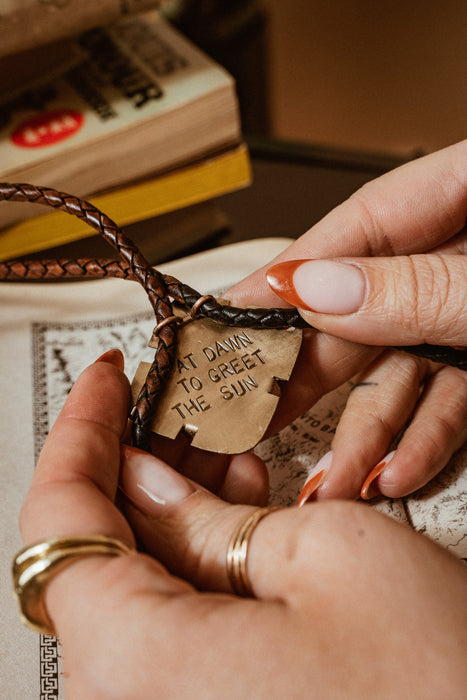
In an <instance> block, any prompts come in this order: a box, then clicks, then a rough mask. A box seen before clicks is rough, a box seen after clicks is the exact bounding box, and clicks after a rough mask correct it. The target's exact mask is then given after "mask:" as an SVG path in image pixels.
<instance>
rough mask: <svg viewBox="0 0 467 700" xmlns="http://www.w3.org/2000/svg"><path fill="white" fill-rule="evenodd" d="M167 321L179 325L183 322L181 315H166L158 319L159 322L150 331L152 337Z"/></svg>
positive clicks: (156, 334)
mask: <svg viewBox="0 0 467 700" xmlns="http://www.w3.org/2000/svg"><path fill="white" fill-rule="evenodd" d="M169 323H177V324H178V325H181V324H182V323H183V318H182V317H181V316H175V315H174V316H167V318H164V319H163V320H162V321H159V323H158V324H157V326H156V327H155V328H154V330H153V332H152V336H153V338H154V337H156V336H158V335H159V333H160V332H161V330H162V329H163V328H164V326H167V325H168V324H169Z"/></svg>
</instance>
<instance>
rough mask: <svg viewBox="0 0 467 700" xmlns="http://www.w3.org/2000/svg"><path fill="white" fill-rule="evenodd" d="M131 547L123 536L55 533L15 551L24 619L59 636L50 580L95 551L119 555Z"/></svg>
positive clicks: (15, 576) (15, 574) (43, 631)
mask: <svg viewBox="0 0 467 700" xmlns="http://www.w3.org/2000/svg"><path fill="white" fill-rule="evenodd" d="M132 551H133V550H132V549H131V548H130V547H128V546H127V545H126V544H124V543H123V542H121V541H120V540H117V539H114V538H112V537H106V536H105V535H89V536H86V535H84V536H80V537H54V538H52V539H49V540H44V541H43V542H38V543H37V544H34V545H32V546H30V547H25V548H24V549H22V550H21V551H20V552H18V554H17V555H16V557H15V559H14V561H13V567H12V574H13V587H14V592H15V593H16V597H17V600H18V605H19V610H20V617H21V620H22V621H23V623H24V624H25V625H27V626H28V627H30V628H31V629H33V630H35V631H36V632H40V633H41V634H47V635H49V636H52V637H53V636H56V632H55V630H54V626H53V623H52V621H51V619H50V617H49V614H48V612H47V608H46V606H45V601H44V591H45V588H46V586H47V584H48V582H49V581H50V580H51V579H52V578H53V577H54V576H55V575H56V574H57V573H58V572H59V571H61V570H62V569H65V568H66V567H67V566H68V565H69V564H72V563H73V562H75V561H76V560H77V559H81V558H83V557H87V556H90V555H93V554H101V555H102V554H104V555H107V556H118V555H120V554H129V553H130V552H132Z"/></svg>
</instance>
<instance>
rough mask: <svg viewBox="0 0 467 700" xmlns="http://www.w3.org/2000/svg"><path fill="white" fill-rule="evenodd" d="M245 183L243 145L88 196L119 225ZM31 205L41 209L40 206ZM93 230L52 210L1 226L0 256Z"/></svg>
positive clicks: (32, 249) (246, 168)
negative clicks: (142, 179) (161, 173)
mask: <svg viewBox="0 0 467 700" xmlns="http://www.w3.org/2000/svg"><path fill="white" fill-rule="evenodd" d="M250 182H251V166H250V158H249V154H248V149H247V147H246V146H245V145H243V144H242V145H240V146H237V147H235V148H233V149H230V150H227V151H225V152H224V153H222V154H220V155H217V156H213V157H211V158H207V159H205V160H203V161H200V162H198V163H195V164H192V165H190V166H186V167H183V168H179V169H177V170H175V171H173V172H170V173H167V174H165V175H162V176H159V177H156V178H150V179H148V180H144V181H142V182H139V183H137V184H135V185H130V186H127V187H123V188H119V189H116V190H112V191H111V192H108V193H105V194H102V195H100V196H97V197H93V198H91V199H90V201H91V202H92V204H94V205H95V206H96V207H97V208H98V209H100V210H101V211H103V212H105V213H106V214H107V215H108V216H109V217H110V218H111V219H113V220H114V221H115V222H116V223H117V224H118V225H119V226H125V225H128V224H131V223H134V222H135V221H141V220H144V219H149V218H150V217H153V216H158V215H160V214H165V213H167V212H170V211H174V210H176V209H181V208H183V207H186V206H189V205H191V204H196V203H198V202H202V201H205V200H208V199H212V198H213V197H217V196H219V195H221V194H225V193H226V192H230V191H232V190H234V189H238V188H240V187H245V186H247V185H248V184H250ZM71 194H74V193H71ZM5 204H6V206H8V203H5ZM23 206H24V205H23ZM32 207H33V208H35V210H41V209H43V207H40V206H39V205H37V206H35V205H32ZM94 235H95V231H94V229H92V228H90V227H89V226H87V224H85V223H83V222H82V221H80V219H78V218H76V217H74V216H70V215H69V214H66V213H65V212H61V211H53V212H50V213H46V214H43V215H40V216H35V217H34V218H30V219H27V220H26V221H21V222H19V223H17V224H15V225H13V226H11V227H9V228H7V229H3V230H2V231H0V259H1V260H10V259H12V258H15V257H20V256H23V255H27V254H28V253H32V252H35V251H38V250H44V249H46V248H52V247H54V246H58V245H62V244H64V243H69V242H71V241H76V240H79V239H81V238H85V237H88V236H94Z"/></svg>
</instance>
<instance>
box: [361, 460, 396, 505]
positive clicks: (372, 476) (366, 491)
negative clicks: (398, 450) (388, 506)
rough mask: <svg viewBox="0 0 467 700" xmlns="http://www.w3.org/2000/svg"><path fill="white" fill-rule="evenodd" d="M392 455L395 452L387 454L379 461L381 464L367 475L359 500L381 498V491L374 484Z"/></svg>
mask: <svg viewBox="0 0 467 700" xmlns="http://www.w3.org/2000/svg"><path fill="white" fill-rule="evenodd" d="M394 455H395V450H393V451H392V452H389V454H387V455H386V457H385V458H384V459H382V460H381V462H378V464H377V465H376V467H374V468H373V469H372V470H371V472H370V473H369V474H368V476H367V478H366V479H365V481H364V483H363V486H362V489H361V491H360V498H362V499H363V500H364V501H370V500H371V499H372V498H376V496H381V491H380V490H379V488H378V485H377V484H375V483H374V482H375V480H376V479H377V478H378V476H379V475H380V474H381V473H382V472H383V470H384V468H385V467H386V465H387V464H389V462H390V461H391V459H392V458H393V457H394Z"/></svg>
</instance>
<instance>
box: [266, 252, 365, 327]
mask: <svg viewBox="0 0 467 700" xmlns="http://www.w3.org/2000/svg"><path fill="white" fill-rule="evenodd" d="M266 278H267V281H268V283H269V286H270V287H271V289H272V290H273V291H274V292H276V294H278V295H279V296H280V297H281V298H282V299H284V300H285V301H288V302H289V303H290V304H292V305H293V306H296V307H298V308H299V309H305V310H307V311H315V312H318V313H323V314H351V313H354V312H355V311H358V309H359V308H360V306H361V305H362V303H363V300H364V297H365V277H364V275H363V273H362V272H361V270H360V269H359V268H358V267H356V266H355V265H350V264H348V263H342V262H335V261H334V260H289V261H287V262H284V263H279V264H278V265H274V267H271V268H270V269H269V270H268V272H267V274H266Z"/></svg>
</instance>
